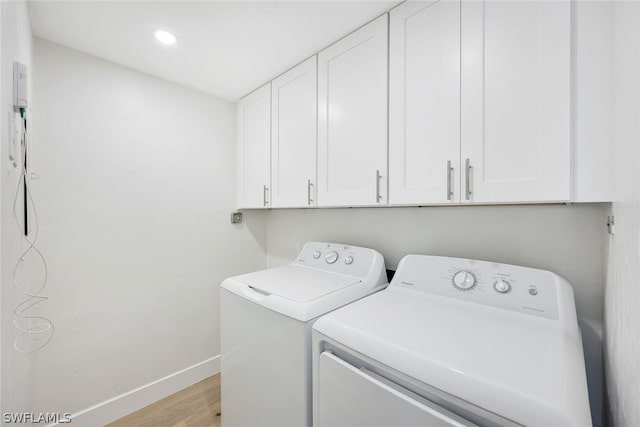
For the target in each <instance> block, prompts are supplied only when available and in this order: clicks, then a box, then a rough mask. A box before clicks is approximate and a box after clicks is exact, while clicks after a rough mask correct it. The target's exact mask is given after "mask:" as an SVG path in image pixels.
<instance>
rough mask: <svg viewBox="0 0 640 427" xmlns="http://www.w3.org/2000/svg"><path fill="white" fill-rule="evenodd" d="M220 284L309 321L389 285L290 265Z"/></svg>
mask: <svg viewBox="0 0 640 427" xmlns="http://www.w3.org/2000/svg"><path fill="white" fill-rule="evenodd" d="M221 286H222V288H223V289H224V290H226V291H229V292H231V293H233V294H235V295H237V296H239V297H241V298H244V299H246V300H248V301H250V302H252V303H255V304H258V305H261V306H263V307H265V308H267V309H270V310H273V311H275V312H277V313H280V314H283V315H285V316H288V317H291V318H293V319H295V320H299V321H301V322H307V321H309V320H312V319H315V318H316V317H318V316H322V315H323V314H325V313H328V312H330V311H333V310H335V309H336V308H339V307H342V306H343V305H346V304H349V303H350V302H352V301H355V300H357V299H360V298H362V297H364V296H367V295H369V294H371V293H373V292H377V291H379V290H380V289H382V288H384V286H386V284H384V283H383V284H376V285H372V284H371V283H368V282H367V281H366V280H365V281H363V280H360V279H359V278H357V277H353V276H348V275H344V274H336V273H331V272H327V271H322V270H316V269H312V268H307V267H299V266H296V265H289V266H287V267H280V268H272V269H269V270H262V271H257V272H255V273H249V274H244V275H242V276H236V277H231V278H229V279H226V280H225V281H224V282H222V285H221Z"/></svg>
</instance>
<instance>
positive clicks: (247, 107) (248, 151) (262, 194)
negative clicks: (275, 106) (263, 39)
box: [237, 83, 271, 208]
mask: <svg viewBox="0 0 640 427" xmlns="http://www.w3.org/2000/svg"><path fill="white" fill-rule="evenodd" d="M237 119H238V207H239V208H266V207H269V198H270V197H269V196H270V194H269V190H270V186H271V183H270V179H271V170H270V169H271V160H270V156H271V84H270V83H268V84H266V85H264V86H262V87H261V88H260V89H258V90H256V91H254V92H252V93H251V94H249V95H247V96H246V97H245V98H243V99H241V100H240V101H239V102H238V109H237Z"/></svg>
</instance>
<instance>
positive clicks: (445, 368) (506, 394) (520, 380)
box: [313, 257, 591, 425]
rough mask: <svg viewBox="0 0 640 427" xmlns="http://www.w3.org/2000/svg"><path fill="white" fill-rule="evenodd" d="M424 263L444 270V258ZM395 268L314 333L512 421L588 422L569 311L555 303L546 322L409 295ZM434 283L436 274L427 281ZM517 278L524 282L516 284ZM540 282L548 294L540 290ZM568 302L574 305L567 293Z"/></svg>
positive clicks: (441, 297) (420, 293)
mask: <svg viewBox="0 0 640 427" xmlns="http://www.w3.org/2000/svg"><path fill="white" fill-rule="evenodd" d="M429 258H440V260H439V262H442V263H443V264H444V263H448V264H451V261H447V259H446V258H441V257H429ZM405 261H406V258H405V260H403V262H404V263H405V265H406V264H411V262H405ZM412 261H413V264H414V265H413V266H409V265H406V266H407V267H413V268H411V269H410V270H412V271H413V272H414V273H415V272H417V269H416V268H415V267H416V266H415V262H418V261H419V260H417V259H413V260H412ZM459 261H463V260H458V259H456V262H454V263H453V264H454V265H456V264H459ZM487 264H488V263H487ZM474 265H475V267H476V269H479V270H478V272H479V273H483V274H485V275H487V274H488V272H487V271H484V270H485V268H484V267H485V266H483V265H478V264H474ZM443 266H444V265H443ZM402 267H403V263H401V264H400V266H399V267H398V272H397V273H396V276H395V277H394V279H393V281H392V283H391V285H390V286H389V287H388V288H387V289H386V290H384V291H382V292H378V293H377V294H374V295H371V296H370V297H367V298H364V299H362V300H360V301H356V302H355V303H353V304H351V305H349V306H347V307H344V308H342V309H340V310H336V311H335V312H333V313H329V314H328V315H326V316H324V317H322V318H321V319H319V320H318V321H317V322H316V323H315V324H314V327H313V329H314V330H316V331H318V332H320V333H322V334H323V335H325V336H327V337H329V338H331V339H333V340H335V341H337V342H339V343H341V344H343V345H345V346H346V347H348V348H351V349H353V350H355V351H357V352H359V353H362V354H364V355H366V356H368V357H370V358H372V359H374V360H377V361H378V362H380V363H382V364H384V365H386V366H389V367H391V368H393V369H394V370H397V371H399V372H402V373H404V374H406V375H408V376H410V377H412V378H415V379H417V380H419V381H421V382H423V383H425V384H428V385H430V386H433V387H436V388H438V389H440V390H442V391H444V392H446V393H449V394H452V395H454V396H456V397H458V398H461V399H463V400H466V401H468V402H470V403H472V404H474V405H477V406H479V407H482V408H485V409H487V410H489V411H492V412H494V413H496V414H498V415H500V416H503V417H506V418H508V419H511V420H512V421H514V422H517V423H521V424H524V425H590V422H591V421H590V415H589V409H588V400H587V391H586V390H587V389H586V378H585V370H584V360H583V354H582V344H581V339H580V335H579V333H578V328H577V323H576V320H575V311H573V312H571V311H570V312H569V313H568V314H567V313H565V311H564V309H563V304H560V313H559V316H558V317H559V318H556V319H555V320H554V319H549V318H547V317H544V316H538V315H531V314H528V313H527V312H520V311H517V310H513V309H512V308H510V307H509V306H508V305H507V307H504V308H503V307H500V306H499V305H500V304H498V306H496V304H488V303H478V302H477V301H474V300H468V299H467V297H468V294H466V293H465V292H459V295H460V297H455V294H453V295H449V294H446V293H445V294H439V292H429V291H427V290H425V289H415V288H413V287H411V286H407V285H406V284H405V285H401V282H405V283H416V284H417V283H418V279H417V278H416V277H415V276H414V277H407V276H406V275H403V273H402V271H401V270H402ZM431 267H432V268H431V270H430V271H423V272H422V273H423V280H425V281H428V279H427V277H429V275H430V274H433V273H434V271H433V270H436V272H435V274H438V272H439V271H441V269H439V268H437V266H434V265H432V266H431ZM510 267H513V266H510ZM442 271H444V270H442ZM453 274H455V272H454V273H452V274H451V277H452V276H453ZM451 277H447V280H449V279H451ZM439 280H441V277H440V276H437V279H434V281H435V282H437V281H439ZM517 280H520V282H521V283H522V284H523V285H525V282H526V280H525V279H523V278H520V279H517ZM442 285H443V286H444V285H445V282H444V281H442ZM539 285H542V287H541V289H546V290H547V291H548V287H546V288H545V286H544V284H539ZM526 286H527V287H528V286H529V283H526ZM569 289H570V288H569ZM492 292H496V291H493V290H492ZM566 292H567V289H566V287H564V286H561V287H560V290H559V291H558V292H557V293H556V295H554V296H553V297H554V300H556V299H559V300H560V302H561V303H563V302H564V300H565V299H566V297H567V295H566ZM496 293H497V292H496ZM490 296H491V294H487V295H485V296H484V297H483V298H489V297H490ZM500 296H501V297H502V296H505V297H508V296H509V295H508V294H507V295H503V294H500ZM516 297H517V296H516ZM570 302H571V304H573V298H572V295H571V301H570ZM573 310H575V308H574V309H573ZM571 316H573V321H571ZM558 423H561V424H558Z"/></svg>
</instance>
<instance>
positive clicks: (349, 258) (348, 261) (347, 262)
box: [344, 255, 353, 265]
mask: <svg viewBox="0 0 640 427" xmlns="http://www.w3.org/2000/svg"><path fill="white" fill-rule="evenodd" d="M344 263H345V264H347V265H351V264H352V263H353V257H352V256H351V255H347V257H346V258H345V259H344Z"/></svg>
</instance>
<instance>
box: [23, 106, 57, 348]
mask: <svg viewBox="0 0 640 427" xmlns="http://www.w3.org/2000/svg"><path fill="white" fill-rule="evenodd" d="M20 116H21V118H22V132H21V141H20V144H21V148H22V156H20V157H21V161H22V165H21V168H20V177H19V179H18V185H17V188H16V194H15V197H14V199H13V216H14V219H15V220H16V224H17V225H18V228H19V229H20V230H21V234H22V235H23V238H24V240H25V241H26V242H27V249H26V250H25V251H23V252H22V254H21V255H20V257H19V258H18V261H17V262H16V265H15V267H14V269H13V285H14V286H15V288H16V289H17V290H18V291H19V292H20V293H22V294H23V295H24V296H25V297H26V299H25V300H24V301H22V302H21V303H20V304H18V305H17V306H16V308H15V309H14V310H13V314H14V319H13V326H14V327H15V328H16V330H17V331H18V335H17V336H16V339H15V341H14V343H13V346H14V348H15V349H16V350H17V351H18V352H20V353H25V354H28V353H33V352H35V351H38V350H40V349H42V348H43V347H44V346H46V345H47V344H49V342H51V339H52V338H53V333H54V326H53V322H52V321H51V320H50V319H48V318H46V317H45V316H41V315H37V314H29V313H27V311H28V310H29V309H31V308H32V307H34V306H35V305H37V304H40V303H42V302H44V301H46V300H47V299H49V298H48V297H45V296H42V295H41V294H42V292H43V291H44V288H45V287H46V285H47V280H48V268H47V260H46V259H45V257H44V255H43V254H42V252H40V250H39V249H38V248H37V247H36V241H37V240H38V232H39V223H38V212H37V210H36V206H35V202H34V200H33V196H32V195H31V190H30V189H29V186H28V185H26V179H27V167H26V164H27V149H26V148H27V118H26V111H25V109H24V108H21V109H20ZM22 182H24V184H25V188H26V191H24V194H25V197H26V198H27V204H28V205H29V206H31V211H32V212H33V230H34V231H32V233H29V234H33V237H30V236H29V234H24V233H22V228H21V226H22V224H21V223H20V219H19V215H18V200H19V196H20V193H21V190H22V188H21V183H22ZM25 205H26V204H25ZM25 220H26V217H25ZM31 252H33V253H34V254H35V255H36V259H38V260H40V262H41V263H42V268H43V270H44V273H43V276H42V279H41V281H40V282H39V283H34V284H32V285H34V286H31V287H30V288H36V290H35V291H34V290H27V289H26V288H25V287H24V286H21V285H20V284H19V283H18V272H19V271H20V267H21V266H22V265H23V262H24V260H25V257H26V256H27V255H28V254H29V253H31ZM45 333H46V334H47V336H46V338H45V339H44V340H42V341H41V342H40V344H37V345H33V340H32V341H30V342H29V343H25V342H24V341H25V338H26V337H34V336H38V335H42V334H45Z"/></svg>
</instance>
